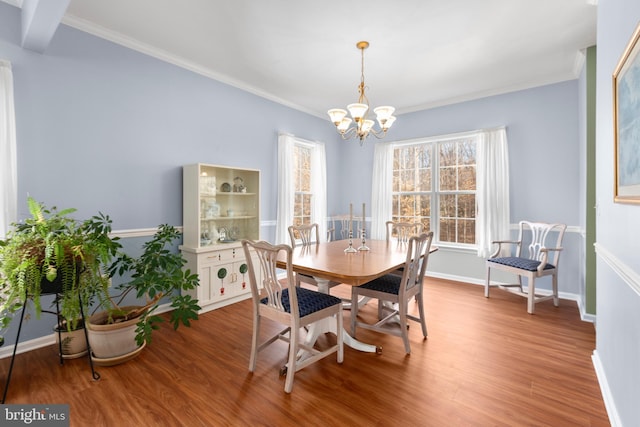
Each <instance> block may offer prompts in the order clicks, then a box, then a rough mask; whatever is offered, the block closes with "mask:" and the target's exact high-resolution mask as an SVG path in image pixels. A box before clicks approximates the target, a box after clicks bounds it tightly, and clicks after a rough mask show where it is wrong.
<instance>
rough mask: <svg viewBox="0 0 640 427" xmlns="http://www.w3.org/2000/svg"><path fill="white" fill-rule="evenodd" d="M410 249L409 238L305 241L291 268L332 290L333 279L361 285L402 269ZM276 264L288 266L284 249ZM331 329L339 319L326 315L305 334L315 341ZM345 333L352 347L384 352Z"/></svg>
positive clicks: (310, 341)
mask: <svg viewBox="0 0 640 427" xmlns="http://www.w3.org/2000/svg"><path fill="white" fill-rule="evenodd" d="M350 248H353V249H355V251H352V250H350ZM358 248H361V249H358ZM362 249H364V250H362ZM407 249H408V245H407V244H406V242H400V241H398V240H396V239H390V240H389V241H387V240H367V241H366V242H365V243H364V244H362V243H361V242H357V243H356V241H353V242H352V243H351V244H350V242H349V240H348V239H346V240H333V241H330V242H321V243H317V244H311V245H302V246H297V247H295V248H293V254H292V255H293V256H292V260H291V268H292V270H293V271H294V272H295V273H300V274H305V275H308V276H313V277H314V278H315V279H316V280H317V281H318V290H319V291H320V292H325V293H328V292H329V286H328V283H329V281H334V282H339V283H343V284H346V285H351V286H360V285H363V284H365V283H367V282H370V281H371V280H373V279H376V278H378V277H381V276H384V275H385V274H388V273H391V272H393V271H396V270H398V269H399V268H401V267H402V266H403V265H404V264H405V262H406V259H407ZM435 250H437V248H436V247H431V250H430V252H434V251H435ZM276 265H277V267H278V268H283V269H284V268H286V257H285V256H284V253H281V255H280V256H279V258H278V260H277V263H276ZM352 303H353V302H352ZM327 332H331V333H334V334H336V333H337V331H336V324H335V322H332V321H330V320H329V319H325V320H322V321H319V322H316V323H314V324H312V325H311V326H310V327H309V330H308V332H307V335H306V336H305V340H304V341H305V344H308V345H313V344H314V343H315V341H316V340H317V338H318V337H319V336H320V334H323V333H327ZM341 333H342V334H343V335H342V336H343V340H344V343H345V344H346V345H348V346H349V347H352V348H354V349H356V350H360V351H364V352H371V353H381V352H382V348H381V347H377V346H375V345H372V344H366V343H363V342H361V341H358V340H356V339H355V338H353V337H352V336H351V335H349V333H348V332H347V331H346V330H344V329H343V330H342V331H341Z"/></svg>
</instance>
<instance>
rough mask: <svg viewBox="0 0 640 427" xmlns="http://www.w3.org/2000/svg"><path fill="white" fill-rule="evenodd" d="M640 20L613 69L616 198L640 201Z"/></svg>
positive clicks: (623, 200) (632, 201)
mask: <svg viewBox="0 0 640 427" xmlns="http://www.w3.org/2000/svg"><path fill="white" fill-rule="evenodd" d="M639 40H640V24H638V27H637V28H636V30H635V32H634V33H633V36H632V37H631V40H630V41H629V44H627V47H626V49H625V50H624V53H623V54H622V57H621V58H620V61H619V62H618V65H617V66H616V69H615V71H614V72H613V125H614V147H615V153H614V157H615V184H614V185H615V188H614V198H613V199H614V202H618V203H638V204H640V42H639Z"/></svg>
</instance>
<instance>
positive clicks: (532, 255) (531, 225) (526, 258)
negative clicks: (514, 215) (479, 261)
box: [484, 221, 567, 314]
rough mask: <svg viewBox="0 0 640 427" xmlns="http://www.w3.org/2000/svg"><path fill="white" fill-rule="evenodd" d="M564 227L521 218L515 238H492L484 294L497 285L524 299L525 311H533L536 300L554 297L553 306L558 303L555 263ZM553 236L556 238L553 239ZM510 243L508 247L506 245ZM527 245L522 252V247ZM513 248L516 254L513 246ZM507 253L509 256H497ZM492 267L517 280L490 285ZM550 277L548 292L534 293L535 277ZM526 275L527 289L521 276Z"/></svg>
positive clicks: (558, 257) (560, 249) (487, 294)
mask: <svg viewBox="0 0 640 427" xmlns="http://www.w3.org/2000/svg"><path fill="white" fill-rule="evenodd" d="M566 228H567V226H566V225H565V224H548V223H544V222H529V221H520V227H519V232H518V240H515V241H511V240H500V241H494V242H493V243H495V244H497V245H498V246H497V248H496V251H495V252H494V253H493V254H492V255H491V257H490V258H489V259H487V262H486V265H487V278H486V281H485V286H484V296H485V297H486V298H489V289H490V288H492V287H499V288H501V289H504V290H506V291H509V292H511V293H514V294H516V295H520V296H522V297H525V298H527V312H528V313H529V314H533V313H534V310H535V305H536V304H537V303H539V302H542V301H546V300H548V299H553V305H555V306H556V307H557V306H558V304H559V303H560V299H559V298H558V263H559V262H560V252H561V251H562V238H563V236H564V232H565V230H566ZM554 237H555V240H554ZM507 245H511V246H507ZM525 245H527V247H528V249H529V250H528V254H525V253H524V251H523V249H524V246H525ZM514 248H515V253H513V252H514V251H513V249H514ZM503 250H504V251H505V252H509V255H510V256H501V257H499V256H498V255H500V254H502V253H503ZM491 269H494V270H502V271H506V272H509V273H513V274H515V275H516V276H517V278H518V283H513V284H495V283H494V284H492V283H491ZM544 276H551V286H552V293H551V295H540V294H536V286H535V281H536V278H539V277H544ZM523 277H526V278H527V284H528V289H527V290H526V291H525V290H524V289H523V288H522V278H523Z"/></svg>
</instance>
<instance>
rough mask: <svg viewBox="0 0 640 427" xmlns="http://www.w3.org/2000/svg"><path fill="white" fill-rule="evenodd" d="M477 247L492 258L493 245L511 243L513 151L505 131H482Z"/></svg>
mask: <svg viewBox="0 0 640 427" xmlns="http://www.w3.org/2000/svg"><path fill="white" fill-rule="evenodd" d="M476 198H477V199H476V203H477V209H478V210H477V213H476V244H477V245H478V256H479V257H483V258H487V257H488V256H489V255H491V252H492V250H493V249H494V248H493V247H492V244H491V242H492V241H494V240H509V237H510V235H509V225H510V213H509V150H508V149H507V132H506V130H505V128H503V127H502V128H497V129H491V130H486V131H481V132H480V135H479V138H478V146H477V151H476Z"/></svg>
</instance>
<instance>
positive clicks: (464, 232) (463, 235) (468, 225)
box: [458, 219, 476, 244]
mask: <svg viewBox="0 0 640 427" xmlns="http://www.w3.org/2000/svg"><path fill="white" fill-rule="evenodd" d="M475 242H476V222H475V221H473V220H466V219H461V220H458V243H470V244H473V243H475Z"/></svg>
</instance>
